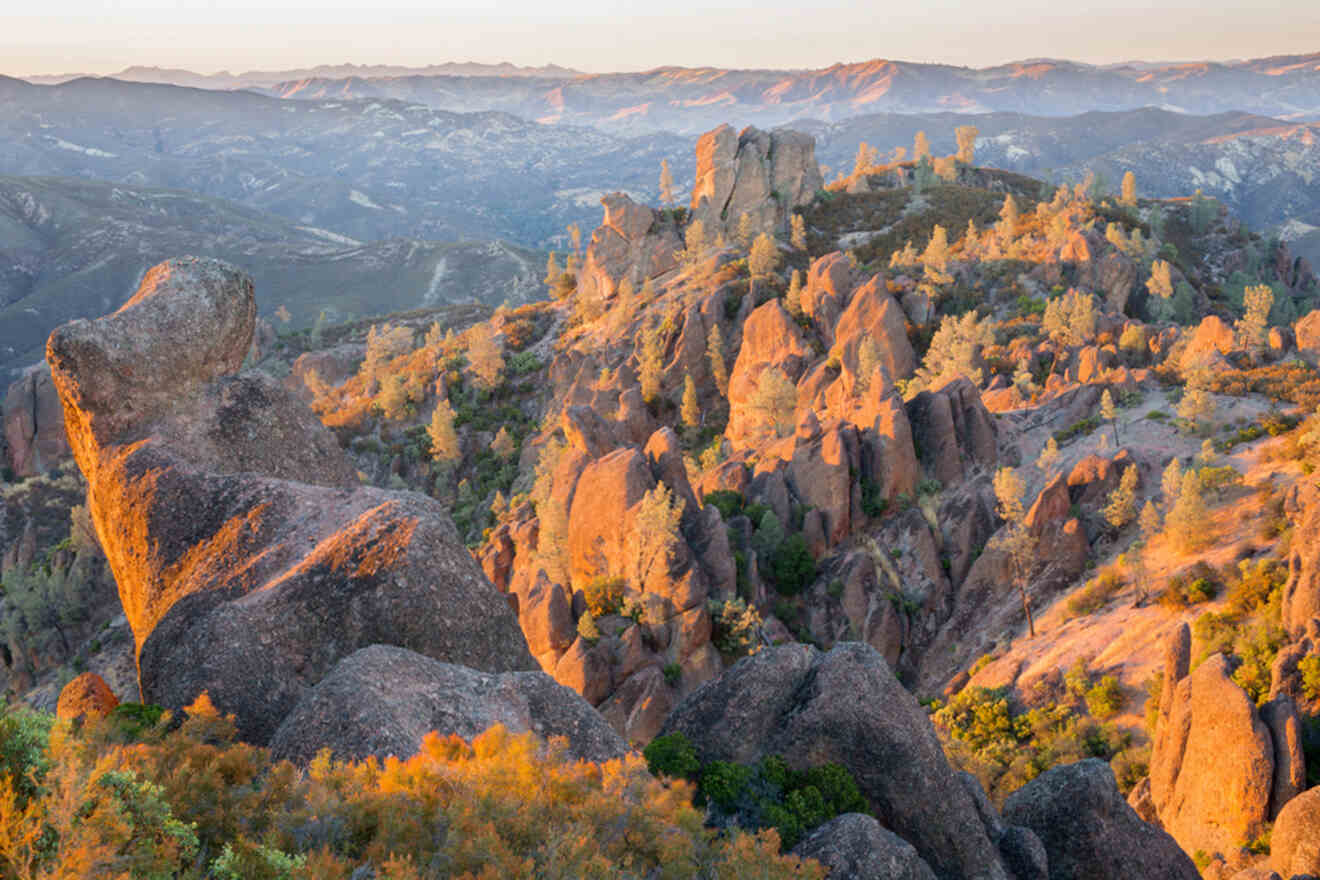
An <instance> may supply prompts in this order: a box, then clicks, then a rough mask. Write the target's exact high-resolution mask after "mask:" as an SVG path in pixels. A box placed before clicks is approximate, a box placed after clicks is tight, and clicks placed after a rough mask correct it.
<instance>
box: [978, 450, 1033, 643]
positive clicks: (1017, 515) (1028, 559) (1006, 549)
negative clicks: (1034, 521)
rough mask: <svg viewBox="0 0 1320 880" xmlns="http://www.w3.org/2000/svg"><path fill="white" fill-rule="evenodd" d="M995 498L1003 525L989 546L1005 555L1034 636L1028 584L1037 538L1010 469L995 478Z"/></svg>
mask: <svg viewBox="0 0 1320 880" xmlns="http://www.w3.org/2000/svg"><path fill="white" fill-rule="evenodd" d="M994 486H995V498H996V500H998V502H999V506H998V508H997V513H998V514H999V516H1000V517H1001V518H1002V519H1003V520H1004V526H1003V528H1001V529H1000V530H999V531H998V532H996V533H995V536H994V537H993V538H991V539H990V545H989V546H990V547H991V549H993V550H997V551H999V552H1002V553H1003V554H1004V555H1005V556H1007V557H1008V562H1009V567H1010V568H1011V569H1012V571H1013V581H1014V583H1015V584H1016V585H1017V588H1018V595H1019V596H1020V597H1021V599H1022V611H1023V613H1024V614H1025V615H1026V616H1027V632H1028V633H1029V634H1030V635H1031V636H1032V637H1035V635H1036V624H1035V622H1034V620H1033V619H1032V616H1031V601H1030V599H1029V598H1028V597H1027V583H1028V578H1029V577H1030V576H1031V567H1032V565H1033V564H1034V562H1035V556H1036V537H1035V536H1034V535H1033V534H1032V533H1031V529H1029V528H1028V527H1027V524H1026V520H1027V514H1026V509H1025V507H1024V506H1023V501H1022V496H1023V494H1024V493H1025V491H1026V487H1025V486H1024V485H1023V483H1022V479H1021V478H1020V477H1019V476H1018V475H1017V472H1016V471H1014V470H1013V469H1012V468H1006V467H1005V468H1000V469H999V470H998V471H997V472H996V473H995V479H994Z"/></svg>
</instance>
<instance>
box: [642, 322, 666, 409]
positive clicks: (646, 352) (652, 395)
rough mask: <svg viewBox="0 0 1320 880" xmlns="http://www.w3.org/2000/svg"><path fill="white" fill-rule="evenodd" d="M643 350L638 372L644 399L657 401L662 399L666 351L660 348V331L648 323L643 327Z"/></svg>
mask: <svg viewBox="0 0 1320 880" xmlns="http://www.w3.org/2000/svg"><path fill="white" fill-rule="evenodd" d="M641 342H642V344H641V351H640V352H639V353H638V356H637V372H638V376H639V378H640V380H641V383H642V399H643V400H645V401H646V402H647V403H655V402H656V401H657V400H659V399H660V390H661V389H660V374H661V372H662V371H663V370H664V353H663V352H662V351H661V350H660V331H659V330H658V329H657V328H656V327H654V326H653V325H650V324H648V325H647V326H645V327H643V328H642V340H641Z"/></svg>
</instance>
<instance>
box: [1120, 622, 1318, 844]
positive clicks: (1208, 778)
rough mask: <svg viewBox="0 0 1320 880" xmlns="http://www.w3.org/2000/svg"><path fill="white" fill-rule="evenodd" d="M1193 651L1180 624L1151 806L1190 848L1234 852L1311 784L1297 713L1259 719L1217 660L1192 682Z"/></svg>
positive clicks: (1154, 761)
mask: <svg viewBox="0 0 1320 880" xmlns="http://www.w3.org/2000/svg"><path fill="white" fill-rule="evenodd" d="M1190 646H1191V635H1190V631H1189V629H1188V627H1187V625H1186V624H1185V623H1184V624H1182V625H1180V626H1179V627H1178V628H1177V629H1176V630H1175V631H1174V632H1173V633H1172V634H1171V635H1170V637H1169V641H1168V643H1167V647H1166V650H1165V660H1164V663H1165V666H1164V686H1163V689H1162V691H1161V699H1160V713H1159V721H1158V726H1157V728H1156V734H1155V742H1154V748H1153V751H1152V753H1151V760H1150V786H1149V798H1150V804H1151V809H1153V811H1154V813H1155V816H1156V817H1157V818H1158V821H1159V823H1160V824H1161V825H1162V826H1163V828H1164V829H1165V830H1166V831H1168V832H1169V833H1170V834H1171V835H1172V836H1173V837H1174V839H1175V840H1177V841H1178V843H1179V845H1181V846H1182V848H1183V849H1184V850H1186V851H1188V852H1194V851H1196V850H1203V851H1205V852H1207V853H1210V854H1214V853H1216V852H1219V853H1224V854H1230V853H1232V852H1235V851H1236V850H1237V848H1238V847H1239V846H1241V845H1242V844H1243V843H1245V842H1248V841H1251V840H1255V839H1256V838H1257V837H1259V836H1260V834H1261V833H1262V832H1263V831H1264V829H1265V827H1266V824H1267V823H1268V822H1269V821H1270V820H1271V819H1272V818H1274V816H1275V815H1277V813H1278V811H1279V810H1280V809H1281V808H1282V807H1283V805H1284V803H1286V802H1287V801H1288V799H1290V798H1291V796H1292V794H1293V793H1295V792H1296V790H1297V789H1298V787H1299V783H1300V781H1302V780H1304V779H1305V770H1304V766H1303V764H1304V758H1303V757H1302V753H1301V746H1300V741H1299V736H1298V732H1297V731H1298V728H1297V722H1296V710H1295V709H1292V711H1291V712H1289V709H1290V708H1291V703H1290V702H1284V701H1283V700H1281V701H1275V702H1274V703H1271V704H1269V705H1268V706H1267V707H1265V708H1264V709H1262V710H1260V711H1258V710H1257V708H1256V706H1255V705H1254V704H1253V703H1252V701H1251V699H1250V698H1249V697H1248V696H1247V695H1246V693H1245V692H1243V690H1242V689H1241V688H1240V687H1238V685H1237V684H1236V683H1235V682H1234V681H1233V680H1232V679H1231V678H1230V677H1229V668H1228V664H1227V662H1226V661H1225V660H1224V658H1223V657H1222V656H1221V655H1219V654H1215V655H1212V656H1211V657H1209V658H1208V659H1207V660H1206V661H1205V662H1203V663H1202V664H1201V665H1200V666H1198V667H1197V668H1196V669H1195V671H1192V672H1190V674H1189V672H1188V668H1189V662H1188V661H1189V657H1190ZM1284 700H1286V698H1284ZM1265 719H1269V722H1270V723H1267V721H1266V720H1265ZM1138 797H1140V795H1138Z"/></svg>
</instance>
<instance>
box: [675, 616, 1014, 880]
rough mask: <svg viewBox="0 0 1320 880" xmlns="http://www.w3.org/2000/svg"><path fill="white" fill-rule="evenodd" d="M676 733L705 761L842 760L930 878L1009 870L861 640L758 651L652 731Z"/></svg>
mask: <svg viewBox="0 0 1320 880" xmlns="http://www.w3.org/2000/svg"><path fill="white" fill-rule="evenodd" d="M675 731H681V732H682V733H683V734H685V735H686V736H687V737H688V738H689V739H690V740H691V741H692V743H693V745H694V746H695V748H696V750H697V753H698V755H699V757H700V758H701V759H702V760H703V761H711V760H726V761H737V762H743V763H750V762H754V761H757V760H759V759H760V758H762V757H764V756H765V755H768V754H779V755H782V756H783V757H784V759H785V760H786V761H787V762H788V764H789V765H790V766H792V767H794V768H795V769H804V768H806V767H810V766H814V765H819V764H823V763H828V762H835V763H839V764H842V765H843V766H844V767H846V768H847V769H848V770H849V771H850V772H851V773H852V774H853V777H854V778H855V779H856V780H857V784H858V786H859V787H860V789H861V791H862V794H863V795H864V796H865V797H866V798H867V800H868V802H869V803H870V805H871V807H872V809H873V810H874V813H875V816H876V818H877V819H879V820H880V821H881V823H882V824H883V825H884V826H885V827H886V828H888V829H890V830H891V831H892V832H894V833H895V834H897V835H898V836H900V837H902V838H903V839H904V840H905V841H907V842H908V843H909V844H910V845H911V846H913V847H914V848H915V849H916V851H917V853H918V854H919V855H920V856H921V858H922V859H923V860H924V861H925V862H926V863H927V864H928V865H929V866H930V867H931V868H932V869H933V870H934V871H935V873H936V875H937V876H941V877H960V878H1007V876H1008V874H1007V872H1006V870H1005V869H1004V867H1003V865H1002V864H1001V863H1000V858H999V854H998V852H997V850H996V848H995V845H994V843H993V842H992V841H991V840H990V837H989V835H988V832H987V830H986V828H985V826H984V824H983V822H982V820H981V817H980V815H979V813H978V810H977V805H976V803H975V802H974V800H973V798H972V796H971V795H970V794H969V793H968V791H967V789H966V788H965V787H964V786H963V784H962V782H961V781H960V780H959V778H958V776H957V775H956V774H955V773H954V771H953V770H952V768H950V767H949V765H948V762H947V761H946V760H945V758H944V753H943V751H942V750H941V748H940V744H939V739H938V738H937V737H936V735H935V730H934V728H933V727H932V726H931V723H930V719H929V718H928V717H927V715H926V713H925V711H923V710H922V708H921V706H920V705H919V704H918V703H917V701H916V698H914V697H913V696H912V695H911V694H910V693H908V692H907V690H905V689H904V688H903V686H902V685H901V684H899V682H898V679H896V678H895V677H894V674H893V673H892V672H891V671H890V668H889V665H888V664H887V663H886V662H885V660H884V658H883V657H882V656H880V654H879V653H877V652H876V651H875V650H874V649H873V648H871V647H870V646H868V645H863V644H859V643H856V642H847V643H843V644H840V645H838V646H836V647H835V648H834V649H833V650H831V651H829V652H828V653H822V652H821V651H818V650H816V649H815V648H811V647H808V646H805V645H787V646H783V647H777V648H767V649H764V650H762V651H760V652H759V653H757V654H756V655H754V656H752V657H749V658H747V659H745V660H742V661H740V662H739V663H738V664H737V665H735V666H733V667H732V668H731V669H729V670H728V671H727V672H725V674H724V675H723V676H721V677H720V678H718V679H716V680H715V681H713V682H710V683H708V684H706V685H705V686H704V687H702V688H700V689H698V690H697V691H695V692H694V693H692V694H690V695H689V696H688V697H687V698H686V699H685V700H683V702H681V703H680V704H679V705H678V707H677V708H676V709H675V710H674V711H673V713H672V714H670V716H669V718H668V719H666V720H665V725H664V728H663V730H662V733H672V732H675Z"/></svg>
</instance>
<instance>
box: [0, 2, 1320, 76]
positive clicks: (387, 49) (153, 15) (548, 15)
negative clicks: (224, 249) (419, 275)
mask: <svg viewBox="0 0 1320 880" xmlns="http://www.w3.org/2000/svg"><path fill="white" fill-rule="evenodd" d="M1148 2H1149V0H1073V2H1059V0H999V2H976V0H903V2H891V0H883V2H880V0H857V2H852V3H841V2H837V0H836V2H826V3H824V4H817V3H812V2H811V0H755V2H752V0H722V2H715V3H712V4H705V3H697V2H692V0H663V2H658V0H498V2H488V3H484V4H483V3H476V2H454V0H381V2H380V3H379V5H373V4H369V3H364V2H361V0H359V2H357V3H353V4H346V3H343V2H338V0H272V2H259V0H0V72H3V73H9V74H38V73H63V72H88V73H109V72H112V71H115V70H120V69H122V68H124V67H126V66H128V65H131V64H152V65H159V66H165V67H187V68H190V69H193V70H198V71H202V72H207V73H209V72H213V71H217V70H221V69H228V70H230V71H233V72H238V71H241V70H249V69H258V68H260V69H278V68H289V67H301V66H309V65H314V64H337V63H342V62H350V61H351V62H354V63H358V64H404V65H423V64H431V63H440V62H444V61H469V60H470V61H483V62H496V61H511V62H514V63H515V64H522V65H540V64H546V63H551V62H553V63H556V64H562V65H564V66H567V67H576V68H579V69H583V70H589V71H608V70H642V69H647V68H651V67H656V66H660V65H664V64H679V65H687V66H698V65H713V66H720V67H776V68H807V67H825V66H828V65H829V64H832V63H834V62H836V61H844V62H848V61H861V60H865V59H869V58H892V59H902V60H910V61H939V62H945V63H950V64H961V65H970V66H985V65H989V64H995V63H999V62H1002V61H1008V60H1016V59H1021V58H1029V57H1038V56H1051V57H1065V58H1072V59H1076V60H1079V61H1091V62H1108V61H1120V60H1130V59H1149V60H1157V59H1158V60H1170V59H1192V58H1196V59H1201V58H1212V59H1227V58H1248V57H1260V56H1264V55H1276V54H1292V53H1309V52H1318V51H1320V0H1159V2H1158V3H1156V4H1149V5H1148ZM1152 7H1154V8H1152ZM659 10H663V13H661V12H660V11H659ZM38 13H39V14H38Z"/></svg>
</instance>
